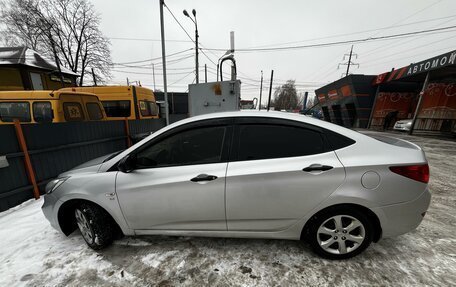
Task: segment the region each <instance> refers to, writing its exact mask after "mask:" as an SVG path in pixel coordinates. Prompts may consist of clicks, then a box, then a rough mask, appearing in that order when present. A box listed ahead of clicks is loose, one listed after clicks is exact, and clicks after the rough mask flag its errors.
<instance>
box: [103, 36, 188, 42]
mask: <svg viewBox="0 0 456 287" xmlns="http://www.w3.org/2000/svg"><path fill="white" fill-rule="evenodd" d="M108 39H110V40H123V41H142V42H161V40H160V39H149V38H126V37H108ZM165 42H174V43H190V42H191V41H188V40H165Z"/></svg>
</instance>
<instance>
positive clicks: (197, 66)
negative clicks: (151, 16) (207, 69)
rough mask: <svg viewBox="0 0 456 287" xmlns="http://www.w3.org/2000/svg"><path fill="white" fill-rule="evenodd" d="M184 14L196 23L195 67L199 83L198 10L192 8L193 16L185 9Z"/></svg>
mask: <svg viewBox="0 0 456 287" xmlns="http://www.w3.org/2000/svg"><path fill="white" fill-rule="evenodd" d="M183 12H184V15H185V16H187V17H188V18H190V20H192V21H193V23H195V45H196V48H195V66H196V67H195V69H196V83H197V84H199V64H198V37H199V36H198V24H196V10H195V9H193V10H192V14H193V18H192V17H190V15H189V14H188V12H187V10H184V11H183Z"/></svg>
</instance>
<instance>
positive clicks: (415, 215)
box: [372, 188, 431, 237]
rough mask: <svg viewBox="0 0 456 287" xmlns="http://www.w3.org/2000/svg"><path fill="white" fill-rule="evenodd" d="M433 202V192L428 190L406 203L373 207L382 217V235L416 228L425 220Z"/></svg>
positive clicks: (390, 235) (400, 232) (399, 233)
mask: <svg viewBox="0 0 456 287" xmlns="http://www.w3.org/2000/svg"><path fill="white" fill-rule="evenodd" d="M430 203H431V193H430V192H429V190H428V189H427V188H426V190H425V191H424V192H423V193H422V194H421V195H420V196H419V197H418V198H416V199H414V200H412V201H408V202H404V203H398V204H392V205H386V206H382V207H377V208H373V209H372V211H373V212H375V213H376V214H377V216H378V218H379V219H380V224H381V226H382V237H392V236H397V235H401V234H404V233H407V232H409V231H412V230H414V229H415V228H417V227H418V225H420V223H421V221H423V218H424V215H425V213H426V211H427V210H428V208H429V204H430Z"/></svg>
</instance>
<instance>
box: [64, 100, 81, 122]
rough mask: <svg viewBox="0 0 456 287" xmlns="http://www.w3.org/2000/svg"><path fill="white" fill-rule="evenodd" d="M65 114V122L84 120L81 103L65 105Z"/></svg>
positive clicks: (67, 103)
mask: <svg viewBox="0 0 456 287" xmlns="http://www.w3.org/2000/svg"><path fill="white" fill-rule="evenodd" d="M63 114H64V115H65V120H66V121H68V122H72V121H83V120H84V113H83V111H82V107H81V104H80V103H75V102H66V103H63Z"/></svg>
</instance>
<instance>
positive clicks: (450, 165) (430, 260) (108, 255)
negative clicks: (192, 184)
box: [0, 135, 456, 286]
mask: <svg viewBox="0 0 456 287" xmlns="http://www.w3.org/2000/svg"><path fill="white" fill-rule="evenodd" d="M398 136H399V137H403V138H406V139H408V140H411V141H413V142H415V143H418V144H419V145H421V146H422V147H423V148H424V149H425V151H426V154H427V157H428V159H429V161H430V165H431V182H430V187H431V190H432V192H433V198H432V203H431V207H430V209H429V212H428V214H427V215H426V217H425V219H424V221H423V223H422V224H421V225H420V227H418V229H417V230H416V231H414V232H411V233H409V234H406V235H403V236H399V237H397V238H392V239H383V240H381V241H380V242H379V243H377V244H373V245H371V247H370V248H369V249H367V250H366V252H364V253H363V254H361V255H359V256H358V257H356V258H353V259H350V260H346V261H328V260H323V259H320V258H318V257H317V256H316V255H314V254H313V253H311V251H310V249H309V247H308V246H307V245H305V244H303V243H301V242H295V241H282V240H245V239H211V238H190V237H163V236H150V237H140V238H132V237H126V238H123V239H121V240H118V241H116V242H115V243H114V245H113V246H111V247H110V248H108V249H106V250H103V251H100V252H95V251H93V250H91V249H89V248H88V247H87V246H86V244H85V242H84V241H83V239H82V237H81V236H80V234H79V233H78V232H75V233H74V234H72V235H71V236H70V237H65V236H64V235H62V234H60V233H58V232H57V231H55V230H54V229H52V228H51V226H50V225H49V223H48V222H47V221H46V219H45V218H44V216H43V214H42V213H41V209H40V208H41V205H42V200H38V201H34V200H32V201H28V202H26V203H24V204H23V205H21V206H18V207H16V208H13V209H10V210H8V211H6V212H3V213H0V242H1V244H0V274H1V275H0V286H43V285H46V286H56V285H58V286H84V285H91V286H94V285H98V286H104V285H107V286H133V285H135V286H150V285H158V286H176V285H177V286H180V285H184V286H185V285H187V286H188V285H192V286H195V285H196V286H201V285H211V286H212V285H218V286H228V285H230V286H231V285H236V286H253V285H255V286H271V285H274V286H276V285H282V286H296V285H300V286H332V285H335V286H371V285H389V286H424V285H428V286H429V285H433V286H455V285H456V143H455V142H454V141H446V140H439V139H431V138H419V137H409V136H405V135H398Z"/></svg>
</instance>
